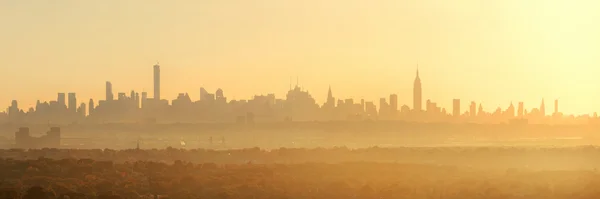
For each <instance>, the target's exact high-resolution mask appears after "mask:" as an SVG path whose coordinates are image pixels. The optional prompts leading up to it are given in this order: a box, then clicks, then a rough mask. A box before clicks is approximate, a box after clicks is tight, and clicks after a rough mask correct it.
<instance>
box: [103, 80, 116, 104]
mask: <svg viewBox="0 0 600 199" xmlns="http://www.w3.org/2000/svg"><path fill="white" fill-rule="evenodd" d="M113 99H114V96H113V90H112V83H110V82H109V81H107V82H106V98H105V100H106V101H107V102H108V101H113Z"/></svg>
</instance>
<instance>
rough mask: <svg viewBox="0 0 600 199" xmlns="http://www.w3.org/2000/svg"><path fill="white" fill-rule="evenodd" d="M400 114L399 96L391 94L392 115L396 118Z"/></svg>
mask: <svg viewBox="0 0 600 199" xmlns="http://www.w3.org/2000/svg"><path fill="white" fill-rule="evenodd" d="M397 112H398V95H396V94H391V95H390V114H391V116H396V114H397Z"/></svg>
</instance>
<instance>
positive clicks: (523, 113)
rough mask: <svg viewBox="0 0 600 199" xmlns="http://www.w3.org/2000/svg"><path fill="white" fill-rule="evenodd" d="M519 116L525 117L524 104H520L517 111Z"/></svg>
mask: <svg viewBox="0 0 600 199" xmlns="http://www.w3.org/2000/svg"><path fill="white" fill-rule="evenodd" d="M517 115H518V116H519V117H523V116H525V109H524V107H523V102H519V108H518V109H517Z"/></svg>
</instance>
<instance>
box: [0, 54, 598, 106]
mask: <svg viewBox="0 0 600 199" xmlns="http://www.w3.org/2000/svg"><path fill="white" fill-rule="evenodd" d="M415 69H416V75H415V78H414V80H413V84H412V87H413V88H412V93H411V94H412V95H411V100H410V102H402V101H398V94H397V93H392V94H390V97H391V96H394V102H395V103H396V104H395V105H392V106H394V110H400V109H399V108H400V106H408V107H410V109H411V110H414V109H415V107H416V108H418V109H419V110H422V111H425V110H427V108H428V107H423V104H424V103H429V101H436V102H435V103H434V106H437V107H439V108H440V109H444V110H446V111H447V112H448V113H449V114H451V115H455V111H456V110H454V108H456V107H458V109H459V114H463V113H464V112H465V111H467V112H470V111H471V110H468V109H462V110H463V111H460V110H461V109H460V107H470V106H472V104H473V103H476V105H482V104H484V103H483V102H480V101H476V100H468V99H462V100H461V99H457V98H453V99H450V100H449V101H451V103H448V104H450V106H448V107H445V106H440V104H446V103H443V102H442V103H439V102H440V101H441V100H435V99H430V98H423V94H422V93H423V91H422V82H421V73H420V72H419V65H418V64H417V66H416V67H415ZM160 71H161V66H160V65H159V63H158V62H157V63H156V64H154V65H153V66H152V74H153V75H152V76H153V83H152V88H153V89H152V92H151V93H150V94H151V95H150V96H152V98H149V97H147V96H140V94H142V95H144V94H146V95H147V94H148V92H147V91H141V92H135V91H136V90H135V89H130V90H129V91H130V92H131V93H130V95H129V96H127V93H128V91H125V90H117V91H114V90H113V83H112V82H111V81H105V87H104V96H103V97H102V96H98V97H96V98H89V100H90V102H98V101H112V100H117V99H121V98H124V97H133V98H134V100H136V101H137V103H138V105H139V106H140V108H141V105H142V104H141V102H140V100H142V99H148V100H152V99H156V98H157V97H158V98H159V99H160V100H166V103H168V104H169V105H172V102H171V101H173V100H176V99H177V96H174V97H172V98H168V97H167V98H165V97H163V96H161V94H160V93H161V72H160ZM288 86H289V90H288V92H289V91H290V90H293V88H294V87H299V88H300V90H302V91H306V92H310V95H311V96H312V97H313V98H314V93H319V92H315V91H312V92H311V91H308V90H305V89H304V87H303V86H302V85H301V84H300V82H299V77H296V79H295V82H293V78H291V77H290V80H289V85H288ZM199 89H200V92H198V93H196V92H183V93H178V94H177V95H178V96H179V95H181V94H187V95H190V96H194V97H189V98H190V99H192V101H199V100H201V99H202V95H204V94H203V93H202V92H207V93H206V94H209V91H207V90H203V89H205V88H204V87H200V88H199ZM216 92H223V89H221V88H217V89H216ZM115 93H117V94H118V96H117V97H118V98H115ZM190 93H191V94H190ZM57 94H58V98H56V102H58V103H59V104H63V105H64V106H65V107H66V108H67V109H68V110H69V111H72V112H78V110H79V109H84V110H86V111H87V109H88V108H94V106H93V105H94V103H91V104H92V106H89V104H90V102H88V103H87V104H86V103H81V104H78V103H77V92H58V93H57ZM66 94H68V99H65V95H66ZM213 95H214V94H213ZM263 95H275V94H274V92H269V93H256V94H254V95H253V96H251V97H248V98H230V99H228V100H227V101H226V102H229V101H232V100H233V101H237V100H252V99H253V98H254V97H256V96H263ZM281 96H284V95H280V96H279V97H281ZM140 97H142V98H140ZM213 97H214V96H213ZM275 97H278V95H275ZM331 97H332V87H331V85H329V87H328V91H327V98H326V100H323V101H322V102H320V101H317V100H315V101H316V103H317V105H319V106H326V105H327V103H331V102H330V100H332V99H331ZM382 97H383V98H386V97H385V96H382ZM382 97H379V98H377V99H383V98H382ZM335 99H352V100H362V101H363V102H364V101H365V99H364V98H352V97H350V98H344V97H339V96H337V97H335V96H333V100H335ZM390 100H391V99H390ZM457 100H458V101H457ZM545 100H552V102H553V104H550V105H545V103H544V102H545ZM558 100H559V99H558V98H556V99H545V98H541V103H542V106H543V107H544V108H546V106H550V107H548V108H552V110H553V111H552V112H545V113H544V115H546V116H551V115H552V114H553V113H555V112H557V111H558V112H560V113H561V114H565V115H566V116H568V115H575V116H580V115H589V116H593V115H594V114H596V113H597V112H596V111H593V112H590V113H589V114H573V113H564V112H563V111H560V110H559V108H558ZM12 101H13V102H14V101H15V100H12ZM16 101H17V102H18V100H16ZM35 101H36V103H37V102H52V101H53V100H45V99H36V100H35ZM368 101H371V102H372V101H377V100H368ZM13 102H11V104H13ZM81 102H85V101H81ZM382 103H389V102H388V101H385V102H382V101H380V102H379V104H376V106H377V107H378V108H381V106H382ZM515 103H517V104H515ZM333 104H334V106H335V105H337V104H336V103H335V102H334V103H333ZM386 105H387V106H390V105H391V104H386ZM516 105H519V108H520V110H519V111H518V112H521V109H522V110H523V111H526V110H529V111H531V110H532V109H540V107H539V106H538V105H536V104H533V105H531V106H529V107H528V106H524V105H523V102H522V101H519V100H515V101H512V100H511V101H510V103H509V104H508V105H505V106H497V107H487V108H484V109H481V111H485V112H493V111H495V110H496V109H498V108H500V109H502V110H504V108H506V107H510V106H516ZM80 106H82V107H80ZM86 106H87V107H88V108H86ZM19 108H20V109H22V110H24V111H27V110H31V108H35V104H34V105H33V106H23V105H22V104H20V103H19ZM90 110H91V109H90ZM477 111H480V110H479V108H478V109H477ZM0 113H6V111H0ZM87 113H91V111H88V112H87ZM515 113H517V112H515ZM84 115H86V113H84ZM515 116H520V115H515Z"/></svg>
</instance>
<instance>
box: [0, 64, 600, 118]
mask: <svg viewBox="0 0 600 199" xmlns="http://www.w3.org/2000/svg"><path fill="white" fill-rule="evenodd" d="M152 71H153V88H154V89H153V93H152V96H153V98H149V97H148V96H149V95H148V92H141V95H140V92H136V91H135V90H131V92H130V94H129V95H127V92H117V98H115V97H114V90H113V84H112V82H110V81H106V84H105V85H106V86H105V96H104V98H99V99H96V100H94V99H93V98H92V99H90V101H89V103H88V104H86V103H81V104H79V106H78V103H77V94H76V93H73V92H69V93H68V99H65V93H58V94H57V98H56V100H50V101H40V100H37V102H36V106H35V108H28V109H23V108H22V106H19V102H18V101H16V100H13V101H12V102H11V105H10V106H9V107H8V108H7V109H6V112H4V113H5V114H1V115H0V116H2V117H0V122H8V123H17V124H20V123H24V124H28V123H34V124H35V123H46V122H47V123H49V124H50V123H55V124H69V123H79V122H85V123H106V122H109V123H111V122H119V123H120V122H125V123H131V122H134V123H137V122H151V123H156V122H161V123H164V122H167V123H169V122H171V123H172V122H174V123H179V122H236V123H254V122H255V121H257V120H258V121H267V122H277V121H344V120H350V121H360V120H384V121H391V120H398V121H411V122H442V123H493V124H498V123H509V124H527V123H533V124H586V123H589V124H595V123H597V121H598V119H599V118H598V115H597V113H596V112H594V113H593V114H592V115H578V116H575V115H569V114H564V113H563V112H561V111H560V109H559V101H558V99H556V100H554V109H553V110H554V111H553V112H550V111H548V112H547V111H546V105H545V99H542V101H541V104H540V106H539V107H537V108H532V109H527V108H525V106H524V104H523V102H518V107H515V105H514V104H513V103H512V102H511V103H510V105H509V106H508V107H507V108H503V107H500V106H499V107H497V108H496V109H494V111H486V110H484V109H483V106H484V104H483V103H476V102H475V101H470V105H469V108H468V110H465V109H461V107H462V106H461V99H452V107H451V108H445V107H441V106H440V105H439V104H438V103H437V102H436V101H435V100H432V99H427V100H426V101H425V106H424V107H423V105H422V104H423V101H424V99H423V97H422V92H423V89H422V82H421V76H420V73H419V69H418V67H417V70H416V73H415V78H414V82H413V93H412V94H413V100H412V105H413V106H412V107H411V106H409V105H408V104H403V105H402V103H400V104H399V102H398V95H397V94H390V95H389V97H382V98H379V104H378V105H376V104H375V103H374V101H366V100H365V99H360V101H358V100H355V99H353V98H336V97H335V95H334V94H333V92H332V89H331V86H329V88H328V90H327V101H326V102H324V103H321V104H319V103H317V102H316V100H315V99H314V97H312V94H311V93H310V92H309V91H307V90H304V89H303V88H302V87H301V85H300V84H299V79H298V78H297V79H296V84H295V85H293V86H292V80H291V79H290V84H289V90H288V92H287V94H286V95H285V97H277V96H276V95H275V94H273V93H269V94H267V95H263V94H257V95H254V96H253V97H252V98H250V99H240V100H237V99H229V100H228V97H227V95H226V94H225V91H224V90H223V89H217V90H216V91H215V92H214V93H210V92H209V91H207V90H206V89H205V88H203V87H200V89H199V92H198V93H196V94H197V95H198V99H199V100H192V99H191V97H190V94H189V92H185V93H179V94H178V96H177V97H176V98H175V99H172V100H169V99H164V98H162V97H161V94H160V93H161V87H162V85H161V82H162V81H161V72H160V71H161V66H160V65H159V64H158V63H156V64H155V65H153V66H152ZM192 95H194V94H193V93H192ZM467 101H468V100H467ZM96 102H97V106H96Z"/></svg>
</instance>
